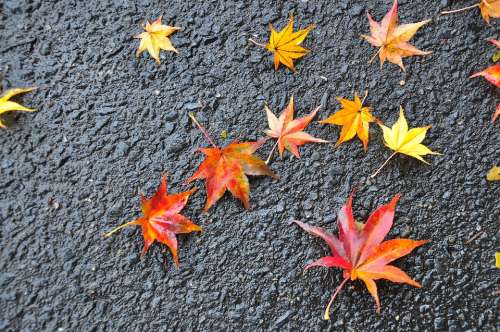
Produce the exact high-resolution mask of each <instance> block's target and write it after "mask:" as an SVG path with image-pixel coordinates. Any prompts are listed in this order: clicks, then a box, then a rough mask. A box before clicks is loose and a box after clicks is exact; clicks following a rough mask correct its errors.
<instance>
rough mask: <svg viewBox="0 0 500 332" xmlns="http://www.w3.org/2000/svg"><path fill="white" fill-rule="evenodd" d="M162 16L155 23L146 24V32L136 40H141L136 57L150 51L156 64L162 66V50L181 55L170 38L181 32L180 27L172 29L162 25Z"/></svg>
mask: <svg viewBox="0 0 500 332" xmlns="http://www.w3.org/2000/svg"><path fill="white" fill-rule="evenodd" d="M161 20H162V16H160V17H159V18H158V19H157V20H156V21H153V23H149V22H146V24H145V25H144V30H146V32H143V33H140V34H138V35H137V36H135V37H134V38H139V39H141V43H140V44H139V48H138V49H137V52H136V54H135V55H136V56H139V55H141V53H142V52H144V51H145V50H148V52H149V54H150V55H151V57H152V58H153V59H155V61H156V63H158V64H160V50H165V51H172V52H175V53H179V51H177V50H176V49H175V48H174V47H173V46H172V42H171V41H170V39H169V38H168V37H169V36H170V35H171V34H173V33H174V32H176V31H178V30H180V29H181V28H179V27H171V26H168V25H163V24H161Z"/></svg>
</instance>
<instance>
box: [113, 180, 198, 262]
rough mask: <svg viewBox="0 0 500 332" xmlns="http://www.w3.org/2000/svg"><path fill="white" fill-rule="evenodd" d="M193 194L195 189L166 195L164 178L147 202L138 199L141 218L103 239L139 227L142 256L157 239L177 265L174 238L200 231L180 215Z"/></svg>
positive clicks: (145, 199) (175, 241) (142, 197)
mask: <svg viewBox="0 0 500 332" xmlns="http://www.w3.org/2000/svg"><path fill="white" fill-rule="evenodd" d="M195 191H196V188H193V189H191V190H189V191H185V192H182V193H179V194H173V195H169V194H168V193H167V178H166V176H163V178H162V179H161V184H160V187H159V188H158V190H157V192H156V193H155V194H154V195H153V197H151V198H149V199H147V198H145V197H144V196H143V195H142V194H141V196H140V199H141V209H142V214H143V217H141V218H139V219H136V220H134V221H131V222H128V223H126V224H123V225H121V226H118V227H117V228H115V229H113V230H112V231H111V232H109V233H107V234H106V235H105V236H106V237H108V236H110V235H111V234H113V233H114V232H116V231H117V230H119V229H122V228H123V227H127V226H134V225H137V226H141V229H142V236H143V237H144V249H143V250H142V255H144V254H146V252H147V251H148V249H149V247H150V246H151V245H152V244H153V242H154V241H155V240H156V241H158V242H161V243H163V244H165V245H167V247H168V248H169V249H170V252H171V253H172V257H173V259H174V262H175V265H177V266H179V257H178V256H177V239H176V235H177V234H186V233H191V232H199V231H201V227H200V226H198V225H195V224H194V223H193V222H192V221H191V220H189V219H188V218H186V217H184V216H183V215H181V214H179V213H180V212H181V210H182V209H183V208H184V206H185V205H186V203H187V201H188V198H189V196H190V195H191V194H192V193H193V192H195Z"/></svg>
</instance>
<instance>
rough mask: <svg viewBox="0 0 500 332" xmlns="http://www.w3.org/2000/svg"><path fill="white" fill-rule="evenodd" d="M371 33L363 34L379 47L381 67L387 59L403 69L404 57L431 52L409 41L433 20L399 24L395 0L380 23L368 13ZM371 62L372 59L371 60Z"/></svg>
mask: <svg viewBox="0 0 500 332" xmlns="http://www.w3.org/2000/svg"><path fill="white" fill-rule="evenodd" d="M368 21H369V23H370V33H371V35H370V36H368V35H361V37H362V38H364V39H365V40H366V41H367V42H369V43H370V44H372V45H373V46H375V47H379V50H378V53H377V54H378V56H379V58H380V67H382V66H383V64H384V62H385V60H388V61H390V62H392V63H394V64H397V65H398V66H399V67H401V69H402V70H403V71H405V66H404V65H403V58H405V57H409V56H413V55H427V54H430V53H431V52H425V51H421V50H419V49H418V48H416V47H415V46H413V45H411V44H410V43H409V41H410V39H411V38H412V37H413V35H415V33H417V31H418V29H420V28H421V27H422V26H423V25H424V24H427V23H429V22H430V21H431V20H425V21H421V22H418V23H410V24H401V25H398V2H397V0H394V3H393V5H392V8H391V10H389V12H388V13H387V14H386V15H385V16H384V18H383V19H382V21H381V22H380V23H378V22H376V21H375V20H373V18H372V17H371V15H370V14H368ZM370 62H371V60H370Z"/></svg>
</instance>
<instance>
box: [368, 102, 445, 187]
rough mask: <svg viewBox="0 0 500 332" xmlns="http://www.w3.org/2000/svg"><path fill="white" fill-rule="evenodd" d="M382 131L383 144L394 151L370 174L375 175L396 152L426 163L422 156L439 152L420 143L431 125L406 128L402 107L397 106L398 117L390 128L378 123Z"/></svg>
mask: <svg viewBox="0 0 500 332" xmlns="http://www.w3.org/2000/svg"><path fill="white" fill-rule="evenodd" d="M379 126H380V127H381V128H382V131H383V132H384V144H385V146H387V147H388V148H389V149H391V150H394V153H393V154H392V155H391V156H390V157H389V158H388V159H387V160H386V161H385V162H384V163H383V164H382V166H380V168H379V169H378V170H377V171H376V172H375V173H374V174H373V175H372V176H371V177H375V176H376V175H377V174H378V172H380V170H381V169H382V168H383V167H384V166H385V165H386V164H387V162H388V161H389V160H391V158H392V157H394V156H395V155H396V154H398V153H402V154H405V155H408V156H410V157H413V158H416V159H418V160H420V161H422V162H424V163H426V164H428V162H427V161H425V160H424V158H422V156H425V155H428V154H440V153H438V152H433V151H431V150H430V149H429V148H428V147H426V146H425V145H423V144H421V143H422V141H423V140H424V138H425V135H426V133H427V130H429V128H430V127H431V126H426V127H418V128H412V129H410V130H408V123H407V122H406V118H405V115H404V110H403V107H402V106H400V107H399V119H398V121H396V123H395V124H393V125H392V128H388V127H386V126H384V125H383V124H379Z"/></svg>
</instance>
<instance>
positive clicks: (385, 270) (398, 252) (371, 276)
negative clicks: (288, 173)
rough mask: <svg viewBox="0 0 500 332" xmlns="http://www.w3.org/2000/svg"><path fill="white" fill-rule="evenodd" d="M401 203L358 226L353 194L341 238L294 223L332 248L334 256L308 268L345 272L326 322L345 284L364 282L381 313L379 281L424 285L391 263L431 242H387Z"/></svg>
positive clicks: (341, 218) (344, 215)
mask: <svg viewBox="0 0 500 332" xmlns="http://www.w3.org/2000/svg"><path fill="white" fill-rule="evenodd" d="M398 200H399V195H396V196H395V197H394V198H393V199H392V200H391V202H390V203H389V204H386V205H382V206H381V207H379V208H378V209H377V210H375V212H373V213H372V214H371V215H370V217H369V218H368V220H367V222H366V224H362V223H358V222H356V221H355V220H354V217H353V214H352V194H351V196H350V197H349V200H348V201H347V204H346V205H344V206H343V207H342V209H341V210H340V211H339V213H338V215H337V224H338V228H339V237H338V238H337V237H336V236H335V235H332V234H330V233H328V232H327V231H325V230H324V229H323V228H320V227H314V226H310V225H307V224H304V223H302V222H300V221H294V222H295V223H296V224H297V225H299V226H300V227H301V228H302V229H304V230H305V231H306V232H308V233H310V234H312V235H314V236H318V237H320V238H322V239H323V240H324V241H325V242H326V243H327V244H328V246H329V247H330V250H331V252H332V255H331V256H325V257H323V258H320V259H319V260H317V261H315V262H313V263H310V264H309V265H307V266H306V270H307V269H309V268H311V267H316V266H323V267H338V268H341V269H343V270H344V273H343V277H344V280H343V281H342V283H341V284H340V285H339V286H338V287H337V289H336V291H335V293H334V294H333V296H332V298H331V300H330V302H329V303H328V306H327V307H326V310H325V314H324V319H325V320H327V319H330V314H329V311H330V306H331V304H332V303H333V300H334V299H335V297H336V296H337V294H338V293H339V292H340V290H341V289H342V287H343V286H344V285H345V283H346V282H347V281H348V280H349V279H350V280H356V279H361V280H362V281H363V282H364V283H365V285H366V287H367V288H368V291H369V292H370V294H371V295H372V296H373V298H374V299H375V303H376V305H377V312H380V301H379V297H378V292H377V285H376V284H375V280H378V279H387V280H390V281H392V282H398V283H407V284H410V285H412V286H415V287H420V284H419V283H418V282H416V281H414V280H413V279H411V278H410V277H409V276H408V275H407V274H406V273H405V272H404V271H402V270H401V269H399V268H397V267H395V266H393V265H389V263H390V262H392V261H394V260H396V259H398V258H400V257H403V256H405V255H408V254H409V253H410V252H411V251H412V250H413V249H415V248H417V247H419V246H421V245H423V244H424V243H427V242H428V241H426V240H420V241H415V240H410V239H393V240H388V241H384V242H382V241H383V240H384V238H385V236H386V235H387V233H389V230H390V229H391V227H392V223H393V219H394V209H395V206H396V203H397V202H398Z"/></svg>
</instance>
